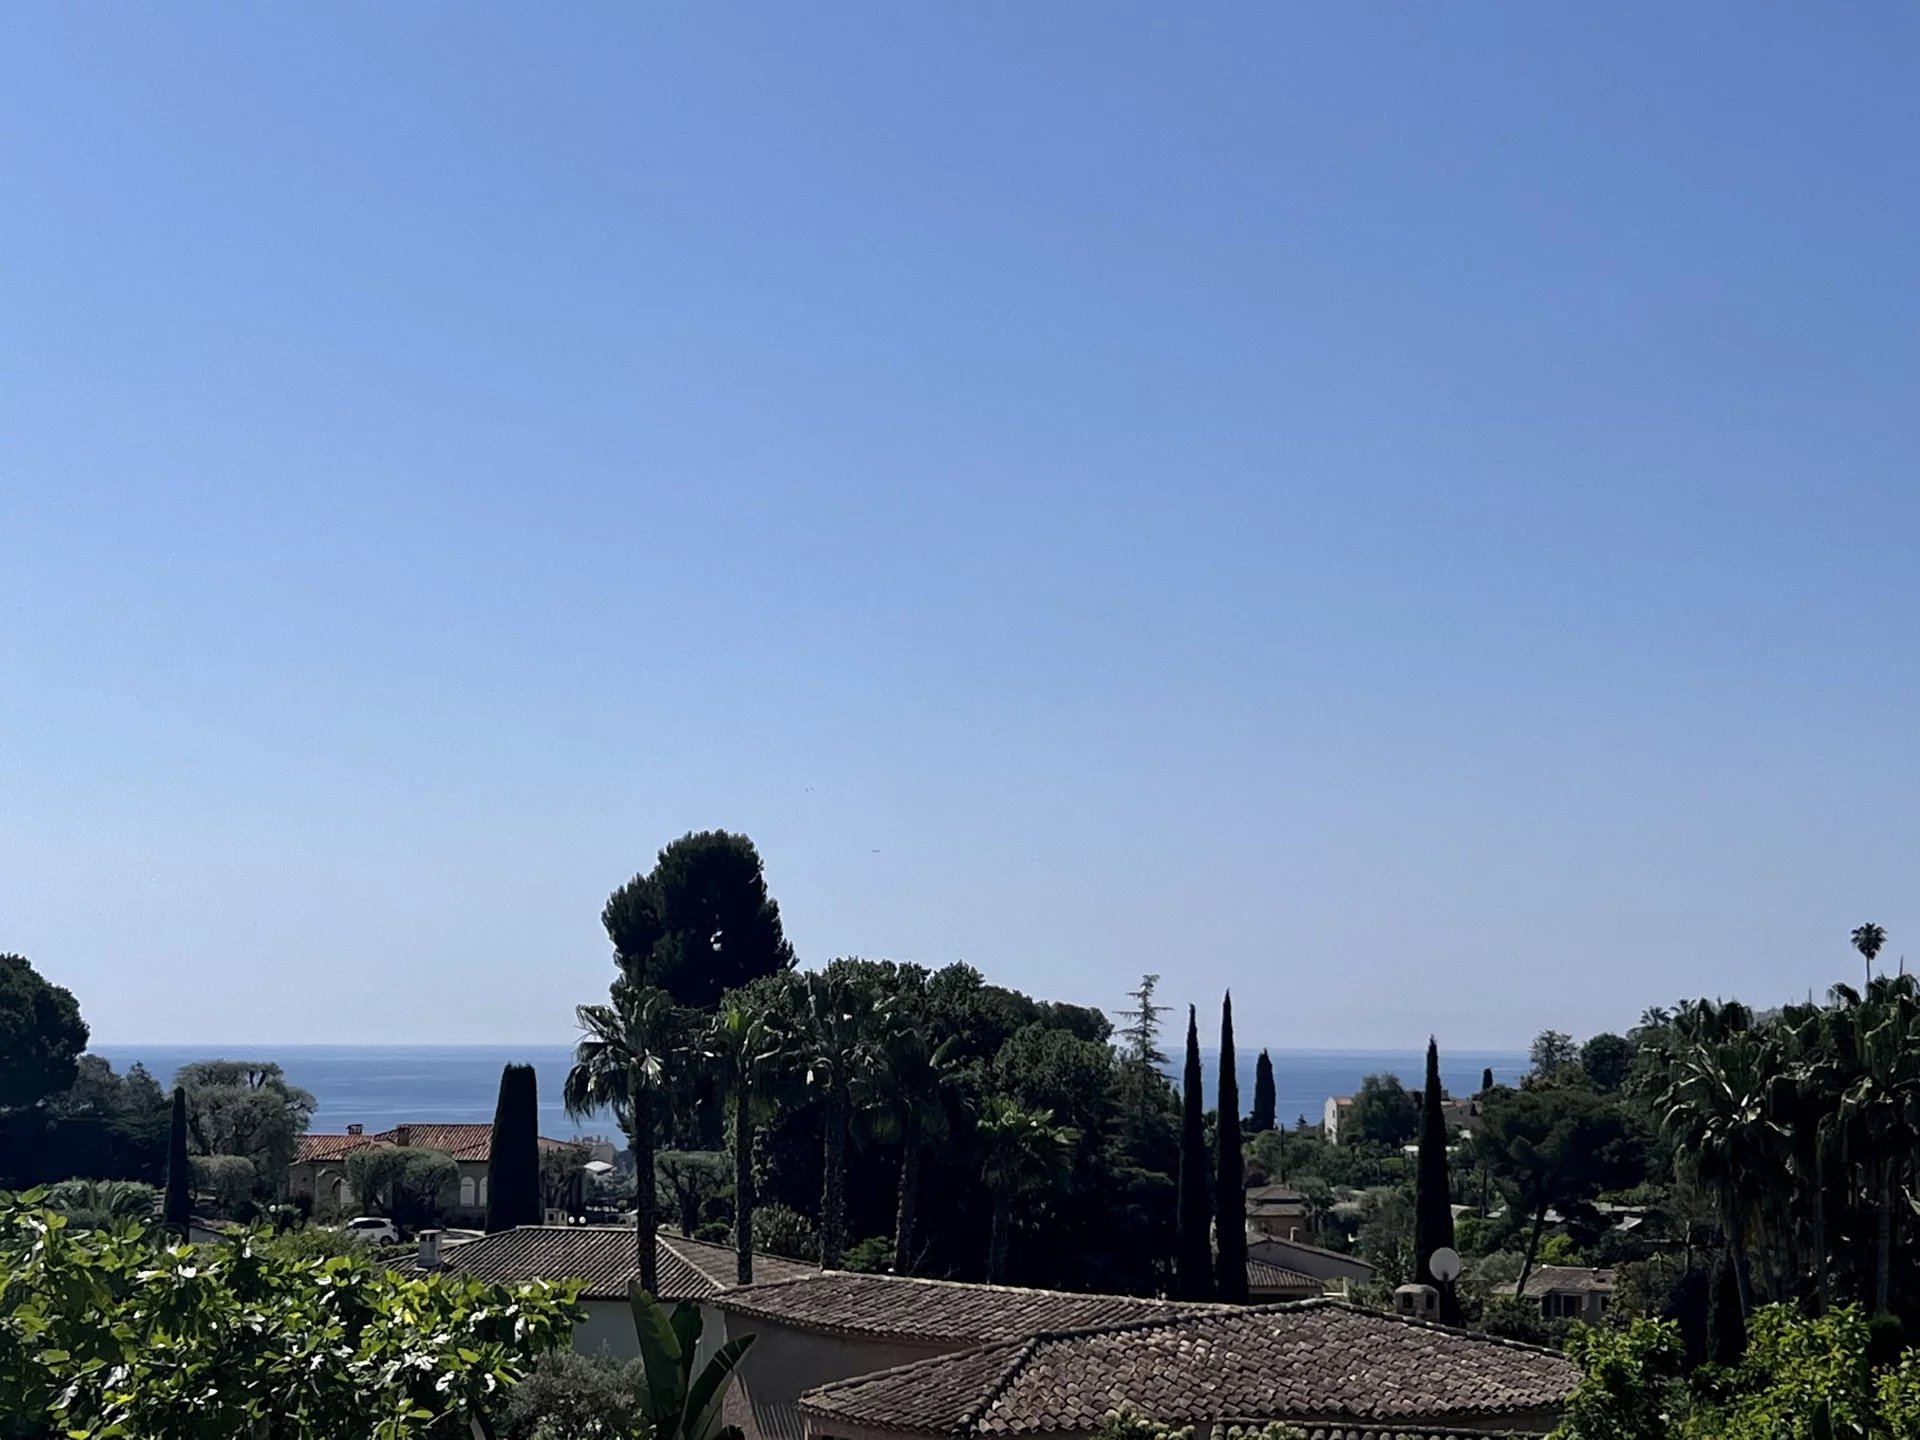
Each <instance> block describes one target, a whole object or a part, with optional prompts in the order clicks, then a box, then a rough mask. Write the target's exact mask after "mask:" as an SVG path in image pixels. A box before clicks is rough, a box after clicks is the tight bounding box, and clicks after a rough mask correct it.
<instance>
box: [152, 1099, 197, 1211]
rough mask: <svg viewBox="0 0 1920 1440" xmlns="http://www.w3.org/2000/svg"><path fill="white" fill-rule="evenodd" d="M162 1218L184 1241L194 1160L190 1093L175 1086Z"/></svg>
mask: <svg viewBox="0 0 1920 1440" xmlns="http://www.w3.org/2000/svg"><path fill="white" fill-rule="evenodd" d="M160 1214H161V1219H162V1220H163V1221H164V1223H165V1224H166V1227H167V1229H169V1230H171V1231H172V1232H173V1233H174V1234H175V1235H177V1236H179V1237H180V1238H181V1239H182V1240H184V1239H186V1238H187V1226H188V1222H189V1221H190V1220H191V1219H192V1218H193V1162H192V1161H191V1160H189V1159H188V1158H187V1092H186V1091H185V1090H183V1089H181V1088H180V1087H179V1086H178V1085H176V1086H174V1087H173V1126H172V1128H171V1129H170V1130H169V1131H168V1132H167V1192H166V1199H165V1200H164V1201H163V1202H162V1206H161V1211H160Z"/></svg>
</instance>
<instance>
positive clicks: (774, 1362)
mask: <svg viewBox="0 0 1920 1440" xmlns="http://www.w3.org/2000/svg"><path fill="white" fill-rule="evenodd" d="M726 1320H727V1338H728V1339H732V1338H734V1337H735V1336H738V1335H752V1336H754V1337H755V1339H754V1342H753V1348H752V1349H750V1350H748V1351H747V1354H746V1358H745V1359H744V1360H742V1361H741V1362H740V1394H741V1397H742V1399H744V1401H745V1402H746V1405H745V1408H746V1411H747V1418H745V1419H742V1420H741V1421H740V1424H741V1426H742V1428H743V1429H745V1430H746V1431H747V1434H748V1436H749V1437H750V1440H752V1437H758V1440H803V1437H804V1436H805V1434H806V1426H805V1424H804V1422H803V1421H802V1419H801V1417H800V1412H799V1410H798V1408H797V1407H796V1404H795V1402H796V1401H798V1400H799V1398H800V1396H801V1395H802V1394H803V1393H804V1392H806V1391H808V1390H811V1389H813V1387H814V1386H816V1385H825V1384H826V1383H827V1382H828V1381H830V1380H847V1379H851V1378H852V1377H853V1376H855V1375H869V1374H871V1373H873V1372H874V1371H875V1370H885V1369H888V1368H889V1367H891V1366H894V1365H905V1364H906V1363H907V1362H908V1361H910V1360H925V1359H927V1358H928V1357H929V1356H933V1355H947V1354H951V1353H952V1352H953V1351H955V1350H964V1349H967V1348H968V1347H967V1346H966V1345H965V1344H963V1343H961V1342H959V1341H954V1342H953V1343H951V1344H942V1343H940V1342H937V1341H932V1342H924V1343H919V1342H909V1341H903V1340H870V1339H866V1338H864V1337H861V1336H852V1335H821V1334H817V1333H815V1332H813V1331H810V1330H799V1329H795V1328H793V1327H791V1326H787V1325H780V1324H776V1323H774V1322H772V1321H768V1320H758V1319H754V1318H753V1317H751V1316H747V1315H728V1316H727V1317H726Z"/></svg>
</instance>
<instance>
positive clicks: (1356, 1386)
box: [800, 1299, 1579, 1435]
mask: <svg viewBox="0 0 1920 1440" xmlns="http://www.w3.org/2000/svg"><path fill="white" fill-rule="evenodd" d="M1578 1378H1579V1377H1578V1372H1577V1371H1576V1370H1575V1369H1574V1366H1573V1364H1572V1362H1570V1361H1569V1360H1567V1359H1566V1357H1565V1356H1562V1355H1560V1354H1557V1353H1556V1352H1554V1351H1551V1350H1544V1349H1541V1348H1539V1347H1537V1346H1532V1345H1522V1344H1519V1343H1518V1342H1516V1341H1511V1340H1500V1339H1495V1338H1493V1337H1491V1336H1486V1335H1472V1334H1468V1333H1467V1332H1465V1331H1459V1330H1449V1329H1446V1328H1445V1327H1443V1326H1439V1325H1432V1324H1428V1323H1425V1322H1423V1321H1418V1320H1409V1319H1405V1318H1402V1317H1400V1316H1396V1315H1388V1314H1385V1313H1383V1312H1380V1311H1376V1310H1365V1309H1362V1308H1360V1307H1359V1306H1355V1305H1349V1304H1346V1303H1344V1302H1341V1301H1336V1300H1325V1299H1322V1300H1296V1301H1292V1302H1288V1303H1285V1304H1280V1305H1268V1306H1258V1307H1254V1308H1251V1309H1239V1308H1222V1307H1209V1308H1208V1309H1207V1310H1206V1311H1204V1312H1203V1313H1197V1314H1189V1315H1185V1316H1181V1317H1178V1318H1174V1319H1169V1320H1160V1321H1149V1322H1144V1323H1139V1324H1132V1325H1121V1326H1109V1327H1106V1328H1102V1329H1097V1330H1087V1331H1081V1332H1079V1333H1077V1334H1076V1333H1068V1334H1059V1333H1055V1334H1043V1335H1036V1336H1034V1337H1032V1338H1031V1339H1027V1340H1018V1341H1009V1342H1006V1343H1002V1344H997V1345H990V1346H985V1347H982V1348H980V1349H976V1350H970V1351H965V1352H962V1353H961V1354H958V1355H949V1356H941V1357H939V1358H937V1359H933V1360H922V1361H918V1362H916V1363H914V1364H911V1365H903V1366H900V1367H898V1368H896V1369H893V1370H885V1371H881V1372H879V1373H877V1374H873V1375H864V1376H858V1377H856V1378H854V1379H851V1380H843V1381H838V1382H836V1383H834V1384H831V1385H823V1386H821V1387H820V1388H818V1389H816V1390H810V1391H808V1392H807V1393H806V1394H805V1395H804V1396H802V1397H801V1401H800V1406H801V1409H802V1410H803V1411H804V1412H806V1413H807V1414H809V1415H815V1416H818V1417H820V1418H821V1419H822V1420H824V1421H829V1422H830V1421H834V1420H838V1421H840V1422H842V1423H849V1424H857V1425H862V1426H866V1427H870V1428H874V1429H882V1430H913V1431H921V1432H937V1433H940V1434H947V1435H1026V1434H1035V1433H1040V1432H1045V1431H1066V1432H1075V1431H1089V1430H1095V1429H1098V1428H1099V1426H1100V1423H1101V1421H1102V1419H1103V1418H1104V1417H1105V1416H1106V1415H1107V1413H1108V1412H1110V1411H1112V1410H1114V1409H1117V1408H1119V1407H1121V1406H1123V1405H1124V1406H1128V1407H1130V1408H1132V1409H1134V1410H1137V1411H1139V1412H1140V1413H1141V1414H1143V1415H1145V1416H1146V1417H1147V1418H1148V1419H1150V1420H1154V1421H1157V1422H1160V1423H1164V1424H1168V1425H1187V1424H1211V1423H1220V1422H1230V1421H1267V1420H1293V1421H1296V1422H1310V1423H1312V1424H1315V1425H1317V1426H1319V1427H1323V1428H1325V1429H1327V1430H1328V1433H1329V1434H1345V1433H1347V1432H1348V1427H1350V1426H1357V1427H1359V1429H1361V1430H1362V1431H1377V1430H1382V1429H1386V1430H1390V1431H1392V1432H1393V1433H1395V1434H1399V1433H1403V1427H1402V1425H1401V1424H1399V1423H1397V1422H1401V1421H1411V1422H1414V1423H1413V1426H1412V1428H1413V1429H1414V1430H1416V1431H1419V1432H1421V1433H1425V1432H1426V1430H1427V1427H1428V1426H1430V1425H1440V1426H1442V1427H1444V1426H1446V1425H1447V1424H1449V1423H1451V1422H1459V1421H1466V1422H1474V1421H1488V1420H1493V1421H1498V1420H1501V1419H1509V1420H1515V1421H1520V1422H1521V1423H1523V1424H1537V1423H1538V1422H1539V1420H1540V1419H1541V1418H1543V1417H1544V1416H1545V1415H1546V1414H1550V1413H1552V1412H1555V1411H1557V1410H1558V1408H1559V1407H1560V1406H1561V1405H1562V1404H1563V1403H1564V1402H1565V1400H1566V1398H1567V1395H1568V1394H1569V1392H1570V1391H1571V1390H1572V1389H1573V1386H1574V1382H1575V1381H1576V1380H1577V1379H1578Z"/></svg>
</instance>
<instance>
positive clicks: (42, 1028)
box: [0, 955, 87, 1110]
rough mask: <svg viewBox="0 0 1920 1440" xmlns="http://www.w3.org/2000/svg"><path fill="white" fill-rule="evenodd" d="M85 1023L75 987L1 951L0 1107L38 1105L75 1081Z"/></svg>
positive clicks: (19, 956)
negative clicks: (53, 981) (59, 982)
mask: <svg viewBox="0 0 1920 1440" xmlns="http://www.w3.org/2000/svg"><path fill="white" fill-rule="evenodd" d="M86 1048H87V1025H86V1022H85V1021H84V1020H82V1019H81V1018H80V1006H79V1004H78V1002H76V1001H75V1000H74V998H73V992H72V991H71V990H68V989H67V988H66V987H65V986H62V985H54V984H51V983H49V982H48V981H46V980H44V979H42V978H41V976H40V973H39V972H38V971H37V970H35V969H34V968H33V966H31V965H29V964H28V963H27V957H26V956H24V955H0V1110H7V1109H11V1108H13V1107H15V1106H22V1105H38V1104H39V1103H40V1102H41V1101H42V1100H45V1099H47V1098H48V1097H49V1096H53V1095H58V1094H60V1093H61V1092H63V1091H64V1090H65V1089H66V1088H67V1087H68V1086H69V1085H71V1084H73V1081H74V1076H75V1075H77V1074H78V1073H79V1059H80V1052H81V1051H83V1050H85V1049H86Z"/></svg>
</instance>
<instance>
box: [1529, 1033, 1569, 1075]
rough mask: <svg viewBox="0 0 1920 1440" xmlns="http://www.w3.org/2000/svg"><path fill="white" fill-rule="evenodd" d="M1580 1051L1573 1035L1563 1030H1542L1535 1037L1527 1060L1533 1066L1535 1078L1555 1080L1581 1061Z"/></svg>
mask: <svg viewBox="0 0 1920 1440" xmlns="http://www.w3.org/2000/svg"><path fill="white" fill-rule="evenodd" d="M1579 1059H1580V1052H1579V1050H1578V1049H1577V1048H1576V1047H1575V1046H1574V1043H1573V1037H1572V1036H1571V1035H1569V1034H1567V1033H1566V1032H1565V1031H1563V1030H1542V1031H1541V1032H1540V1033H1539V1034H1538V1035H1536V1036H1534V1037H1533V1044H1532V1046H1531V1047H1530V1048H1529V1049H1528V1051H1527V1060H1528V1062H1529V1063H1530V1064H1531V1065H1532V1067H1533V1079H1535V1080H1544V1081H1554V1080H1559V1079H1561V1078H1563V1077H1564V1076H1565V1075H1566V1072H1567V1071H1569V1070H1571V1069H1572V1068H1573V1067H1574V1066H1575V1065H1576V1064H1578V1063H1579Z"/></svg>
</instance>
